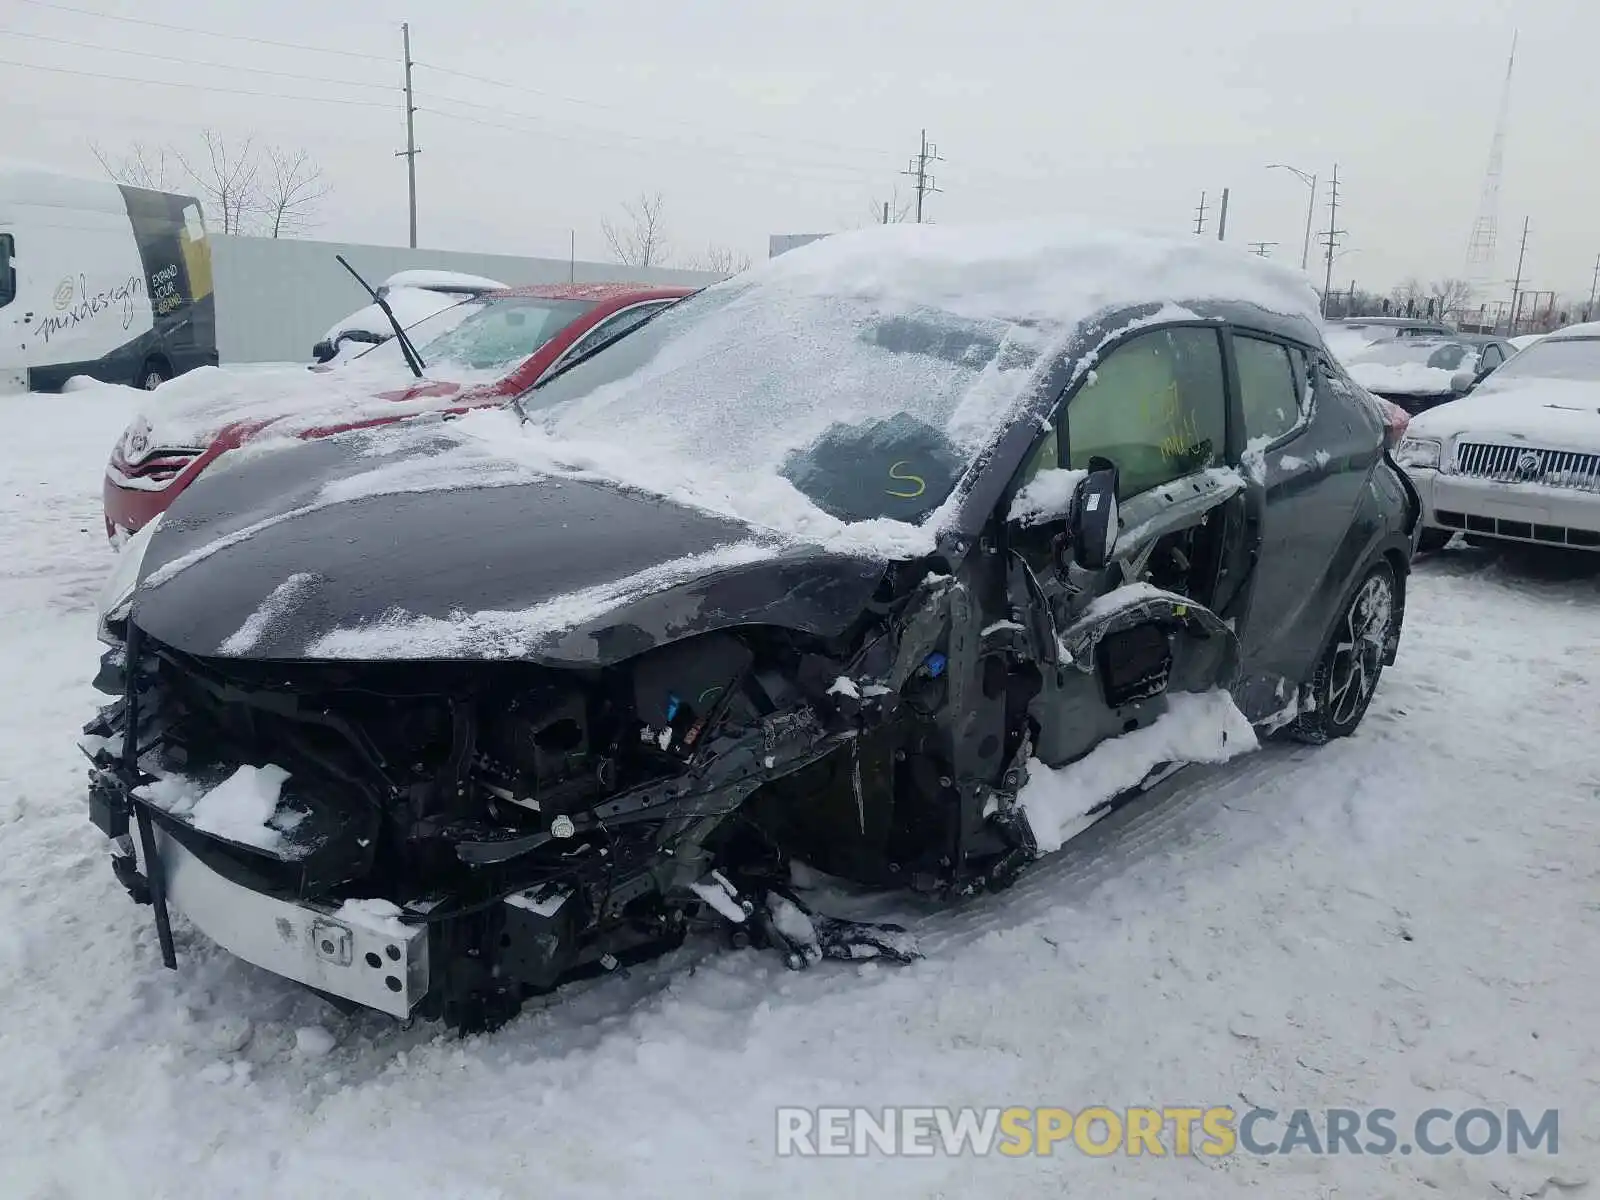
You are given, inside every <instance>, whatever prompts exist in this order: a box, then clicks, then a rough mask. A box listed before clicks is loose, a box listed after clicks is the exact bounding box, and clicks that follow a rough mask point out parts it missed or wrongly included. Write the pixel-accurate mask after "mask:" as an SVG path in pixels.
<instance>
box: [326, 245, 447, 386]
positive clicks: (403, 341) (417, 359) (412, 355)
mask: <svg viewBox="0 0 1600 1200" xmlns="http://www.w3.org/2000/svg"><path fill="white" fill-rule="evenodd" d="M334 258H336V259H338V260H339V265H340V266H341V267H343V268H344V269H345V270H346V271H349V272H350V274H352V275H354V276H355V280H356V282H357V283H359V284H360V285H361V286H362V287H363V288H365V289H366V291H367V295H369V296H371V297H372V302H373V303H374V304H376V305H377V306H378V307H379V308H381V309H382V310H383V315H384V316H386V317H388V318H389V325H390V326H391V327H392V328H393V329H394V336H395V340H396V341H398V342H399V343H400V353H401V354H403V355H405V359H406V366H408V367H410V368H411V373H412V374H413V375H415V376H416V377H417V378H418V379H421V378H422V368H423V367H425V366H427V365H428V364H427V363H425V362H423V361H422V355H420V354H418V353H417V348H416V347H415V346H413V345H412V344H411V339H410V338H408V337H407V336H406V331H405V330H404V329H402V328H401V327H400V318H398V317H397V316H395V315H394V309H392V308H390V307H389V302H388V301H387V300H385V299H384V298H383V297H382V296H380V295H378V293H377V292H375V291H373V289H372V285H371V284H370V283H368V282H367V281H366V280H365V279H363V278H361V274H360V272H359V271H357V270H356V269H355V268H354V267H352V266H351V265H350V264H349V263H348V262H347V261H345V257H344V255H342V254H335V255H334Z"/></svg>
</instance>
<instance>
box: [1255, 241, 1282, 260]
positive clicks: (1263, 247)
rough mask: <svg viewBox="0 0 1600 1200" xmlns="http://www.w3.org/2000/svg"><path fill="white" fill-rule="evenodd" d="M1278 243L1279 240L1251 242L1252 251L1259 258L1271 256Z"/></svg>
mask: <svg viewBox="0 0 1600 1200" xmlns="http://www.w3.org/2000/svg"><path fill="white" fill-rule="evenodd" d="M1277 244H1278V243H1277V242H1251V243H1250V253H1251V254H1254V255H1255V256H1256V257H1257V258H1271V257H1272V248H1273V247H1274V246H1276V245H1277Z"/></svg>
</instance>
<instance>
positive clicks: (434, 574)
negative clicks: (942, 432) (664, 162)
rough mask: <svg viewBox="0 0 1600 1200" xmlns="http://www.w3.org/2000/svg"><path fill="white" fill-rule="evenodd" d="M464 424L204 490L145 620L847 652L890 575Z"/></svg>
mask: <svg viewBox="0 0 1600 1200" xmlns="http://www.w3.org/2000/svg"><path fill="white" fill-rule="evenodd" d="M450 424H451V423H447V422H444V421H440V420H430V421H424V422H419V423H418V424H417V427H416V428H415V429H414V430H413V431H412V433H411V435H410V436H408V437H405V438H399V439H396V438H381V437H375V436H374V435H371V434H366V433H357V434H351V435H346V436H344V437H339V438H328V439H319V440H316V441H309V442H300V443H297V444H296V445H295V446H293V447H291V448H290V449H288V450H286V451H284V452H283V454H281V455H274V456H271V457H268V456H246V457H244V458H243V459H241V461H240V462H239V463H238V464H237V465H236V466H235V467H234V468H233V469H232V470H229V471H226V472H221V473H219V474H216V475H207V476H204V477H202V478H201V479H200V480H199V481H197V482H196V484H195V485H194V486H193V487H190V488H188V489H187V490H186V491H185V492H184V493H183V494H182V495H180V496H179V497H178V498H177V500H176V501H175V502H174V504H173V506H172V507H171V508H170V509H169V510H168V512H167V514H166V517H165V518H164V520H163V521H162V523H161V526H160V528H159V529H158V530H157V531H156V534H155V536H154V537H153V538H152V540H151V543H150V545H149V548H148V550H147V551H146V553H145V556H144V561H143V563H142V565H141V578H140V582H139V586H138V588H137V589H136V591H135V593H134V600H133V610H132V620H133V621H134V623H135V624H137V625H138V627H139V628H140V629H142V630H143V631H144V632H146V633H148V634H149V635H150V636H152V637H154V638H155V639H157V640H158V641H160V642H162V643H164V644H166V645H168V646H171V647H173V648H175V649H178V650H181V651H184V652H186V653H190V654H196V655H202V656H217V657H223V658H238V659H257V660H260V659H274V660H283V659H295V660H306V659H320V660H343V661H371V660H381V659H412V660H415V659H439V660H448V659H473V660H481V659H509V658H514V659H519V660H528V661H542V662H546V663H550V664H567V665H575V664H586V665H603V664H604V663H607V662H613V661H618V660H620V659H622V658H627V657H630V656H632V655H634V654H637V653H640V652H641V651H643V650H645V649H648V648H649V647H650V646H651V645H654V644H656V643H657V642H662V641H667V640H671V639H673V638H675V637H681V636H686V635H687V634H690V633H693V632H699V631H708V630H710V629H715V628H721V627H723V626H726V625H732V624H738V623H745V622H750V621H759V622H764V623H773V624H777V625H780V626H783V627H785V628H792V629H800V630H804V631H807V632H811V633H815V634H818V635H820V636H829V637H831V636H837V635H838V634H839V633H841V632H842V631H843V630H844V629H845V628H847V627H848V625H849V623H850V622H851V621H853V620H854V619H856V617H857V616H858V615H859V613H860V610H861V606H862V605H863V604H865V603H866V601H867V599H868V598H869V596H870V595H871V593H872V591H873V589H874V587H875V586H876V585H877V582H878V580H879V579H880V578H881V576H882V573H883V569H884V564H883V563H882V562H880V561H875V560H873V559H871V558H868V557H864V556H860V555H842V554H837V553H830V552H828V551H826V550H824V549H822V548H820V547H818V546H816V545H807V544H804V543H801V542H799V541H797V540H796V539H792V538H783V537H781V536H778V535H774V534H772V533H771V532H770V531H763V530H757V529H752V528H750V527H749V526H746V525H742V524H740V523H738V522H735V521H729V520H726V519H722V518H720V517H717V516H716V515H714V514H710V513H705V512H701V511H696V510H693V509H690V508H687V507H684V506H682V505H676V504H671V503H665V502H663V501H662V500H661V499H659V498H658V497H654V496H648V495H642V494H640V493H637V492H629V491H626V490H623V489H619V488H616V487H614V486H608V485H605V484H599V483H589V482H580V481H578V480H574V479H560V478H554V477H551V476H547V475H540V474H538V473H536V472H533V471H530V470H528V469H526V468H524V467H522V466H520V465H519V464H516V463H513V462H507V461H506V460H504V459H500V458H496V457H494V456H492V455H487V454H483V453H481V452H480V453H475V451H474V448H473V447H472V446H471V445H470V444H463V443H461V442H459V441H455V440H453V439H451V438H450V437H449V436H447V430H448V429H449V426H450ZM429 430H431V431H432V432H433V434H434V435H435V436H428V431H429Z"/></svg>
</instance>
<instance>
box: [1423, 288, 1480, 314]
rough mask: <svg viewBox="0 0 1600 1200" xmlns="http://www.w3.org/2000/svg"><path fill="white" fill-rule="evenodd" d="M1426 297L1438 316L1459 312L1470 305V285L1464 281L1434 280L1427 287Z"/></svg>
mask: <svg viewBox="0 0 1600 1200" xmlns="http://www.w3.org/2000/svg"><path fill="white" fill-rule="evenodd" d="M1428 297H1429V299H1431V300H1433V301H1434V305H1433V308H1434V312H1436V313H1437V314H1438V315H1439V316H1441V317H1442V316H1444V315H1445V314H1446V313H1451V312H1460V311H1463V310H1465V309H1466V308H1467V307H1468V306H1469V305H1470V304H1471V303H1472V284H1470V283H1469V282H1467V281H1466V280H1465V279H1435V280H1434V281H1433V282H1432V283H1430V284H1429V285H1428Z"/></svg>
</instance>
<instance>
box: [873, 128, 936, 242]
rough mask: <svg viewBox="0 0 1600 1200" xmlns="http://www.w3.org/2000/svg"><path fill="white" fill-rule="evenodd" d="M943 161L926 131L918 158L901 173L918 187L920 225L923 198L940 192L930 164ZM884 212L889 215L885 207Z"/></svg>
mask: <svg viewBox="0 0 1600 1200" xmlns="http://www.w3.org/2000/svg"><path fill="white" fill-rule="evenodd" d="M943 161H944V159H942V158H940V157H939V148H938V147H937V146H935V145H934V144H933V143H932V142H930V141H929V140H928V131H927V130H926V129H924V130H923V131H922V149H921V150H919V151H918V152H917V156H916V157H915V158H913V159H912V160H911V166H910V168H909V169H907V170H905V171H902V172H901V174H903V175H909V176H911V178H912V180H914V181H915V183H916V185H917V224H918V225H920V224H922V199H923V197H924V196H927V195H930V194H931V193H933V192H937V191H938V190H939V188H938V186H937V185H936V184H935V182H934V179H933V176H932V175H929V174H928V164H929V163H931V162H943ZM884 212H885V214H887V212H888V209H887V207H885V209H884ZM888 223H889V222H888V217H887V215H885V217H884V224H886V225H887V224H888Z"/></svg>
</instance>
